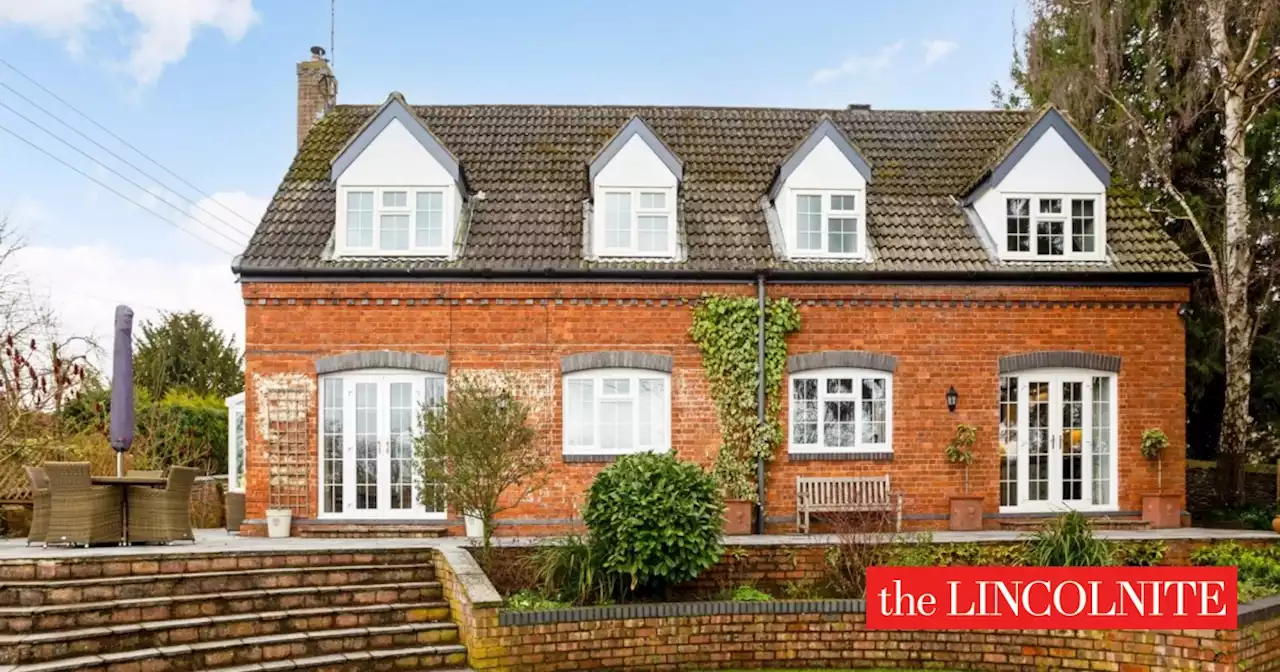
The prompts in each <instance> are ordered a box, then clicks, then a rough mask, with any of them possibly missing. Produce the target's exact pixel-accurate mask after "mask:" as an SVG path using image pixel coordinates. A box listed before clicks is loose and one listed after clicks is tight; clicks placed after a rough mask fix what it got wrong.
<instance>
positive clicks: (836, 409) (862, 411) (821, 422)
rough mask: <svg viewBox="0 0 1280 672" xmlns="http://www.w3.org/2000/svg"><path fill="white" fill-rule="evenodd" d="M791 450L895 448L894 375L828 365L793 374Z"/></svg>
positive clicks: (874, 450) (888, 449) (794, 451)
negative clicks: (827, 367)
mask: <svg viewBox="0 0 1280 672" xmlns="http://www.w3.org/2000/svg"><path fill="white" fill-rule="evenodd" d="M790 390H791V398H790V401H791V404H790V409H791V415H790V425H789V426H790V430H791V431H790V441H789V446H790V450H791V452H793V453H796V452H821V453H829V452H886V451H891V450H892V449H893V448H892V446H893V440H892V436H893V375H892V374H890V373H887V372H885V371H867V370H861V369H823V370H817V371H806V372H804V373H796V374H792V376H791V380H790Z"/></svg>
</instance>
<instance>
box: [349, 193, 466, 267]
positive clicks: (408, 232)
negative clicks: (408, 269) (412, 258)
mask: <svg viewBox="0 0 1280 672" xmlns="http://www.w3.org/2000/svg"><path fill="white" fill-rule="evenodd" d="M344 197H345V199H346V213H345V216H346V225H345V227H344V229H343V233H344V235H343V236H341V237H340V238H341V239H340V240H339V243H340V244H341V245H340V250H339V251H340V252H342V253H349V254H388V255H397V254H422V255H440V254H447V253H448V251H449V250H448V242H449V241H448V233H447V229H448V222H447V218H446V216H445V200H446V199H445V192H444V191H443V190H438V189H437V190H422V189H410V188H404V187H402V188H371V187H370V188H354V189H348V190H346V191H345V192H344Z"/></svg>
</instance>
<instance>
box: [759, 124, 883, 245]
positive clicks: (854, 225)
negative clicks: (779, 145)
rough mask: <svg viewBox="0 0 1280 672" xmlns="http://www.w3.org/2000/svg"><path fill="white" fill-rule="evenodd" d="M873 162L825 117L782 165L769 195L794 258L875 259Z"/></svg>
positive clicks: (773, 231)
mask: <svg viewBox="0 0 1280 672" xmlns="http://www.w3.org/2000/svg"><path fill="white" fill-rule="evenodd" d="M870 183H871V164H869V163H867V161H866V159H865V158H863V156H862V153H861V152H859V151H858V148H857V147H855V146H854V145H853V142H852V141H851V140H849V137H848V136H846V135H845V134H844V131H841V130H840V129H839V127H837V126H836V125H835V123H834V122H832V121H831V120H830V119H823V120H821V121H819V122H818V124H817V125H816V126H815V127H814V128H813V130H812V131H810V133H809V135H808V137H806V138H805V139H804V140H803V141H802V142H801V143H800V144H799V145H798V146H797V147H796V149H795V150H794V151H792V152H791V154H790V155H789V156H788V157H787V159H786V160H785V161H784V162H783V163H782V164H781V165H780V166H779V168H778V174H777V176H776V177H775V178H774V183H773V186H772V187H771V188H770V189H769V198H770V199H771V200H772V201H773V207H774V210H775V211H776V212H777V215H778V219H777V224H778V227H777V228H778V229H780V230H779V231H777V232H775V230H774V228H773V226H772V225H771V227H770V235H772V236H774V237H775V239H776V238H777V237H778V236H779V234H781V238H782V241H781V242H782V244H783V246H785V248H786V254H787V257H788V258H790V259H823V260H831V261H850V262H860V261H866V260H868V259H870V254H869V253H868V252H869V250H868V247H869V245H868V241H867V185H868V184H870Z"/></svg>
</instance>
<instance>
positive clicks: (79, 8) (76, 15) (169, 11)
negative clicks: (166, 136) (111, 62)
mask: <svg viewBox="0 0 1280 672" xmlns="http://www.w3.org/2000/svg"><path fill="white" fill-rule="evenodd" d="M113 16H124V17H127V19H128V20H127V21H111V20H109V19H111V18H112V17H113ZM257 20H258V14H257V12H256V11H254V9H253V0H0V24H5V23H12V24H16V25H19V26H24V27H26V28H29V29H31V30H34V31H36V32H38V33H40V34H42V35H45V36H48V37H52V38H56V39H61V40H64V41H65V42H66V44H67V48H68V49H70V50H71V51H73V52H79V51H81V50H82V49H83V44H84V42H85V41H86V39H87V38H88V37H89V35H90V34H92V33H96V32H100V31H104V30H107V29H109V28H110V29H115V30H121V31H125V32H126V33H128V34H127V35H126V38H125V41H126V42H127V43H128V44H129V54H128V57H127V58H126V59H125V60H124V63H123V68H124V70H125V71H126V72H128V73H129V75H130V76H131V77H133V79H134V81H135V82H137V84H138V85H139V86H148V85H150V84H153V83H155V81H156V80H157V79H159V78H160V74H161V73H162V72H164V68H165V67H166V66H168V65H170V64H172V63H177V62H178V61H180V60H182V58H183V57H184V56H186V54H187V48H188V47H189V46H190V44H191V40H192V39H193V38H194V36H195V32H196V30H197V29H200V28H205V27H208V28H215V29H217V30H220V31H221V32H222V34H223V36H225V37H226V38H227V39H228V40H230V41H232V42H236V41H238V40H240V38H242V37H244V34H245V33H246V32H247V31H248V30H249V28H250V27H251V26H252V25H253V24H254V23H256V22H257Z"/></svg>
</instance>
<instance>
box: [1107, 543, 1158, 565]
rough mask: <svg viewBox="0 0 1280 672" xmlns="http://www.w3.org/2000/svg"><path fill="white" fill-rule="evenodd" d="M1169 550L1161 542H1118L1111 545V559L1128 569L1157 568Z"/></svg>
mask: <svg viewBox="0 0 1280 672" xmlns="http://www.w3.org/2000/svg"><path fill="white" fill-rule="evenodd" d="M1167 550H1168V549H1167V548H1166V547H1165V545H1164V542H1163V541H1160V540H1151V541H1118V542H1114V543H1112V544H1111V559H1112V560H1113V561H1114V562H1115V564H1117V565H1125V566H1127V567H1155V566H1156V565H1158V564H1160V562H1161V561H1163V560H1164V554H1165V552H1166V551H1167Z"/></svg>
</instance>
